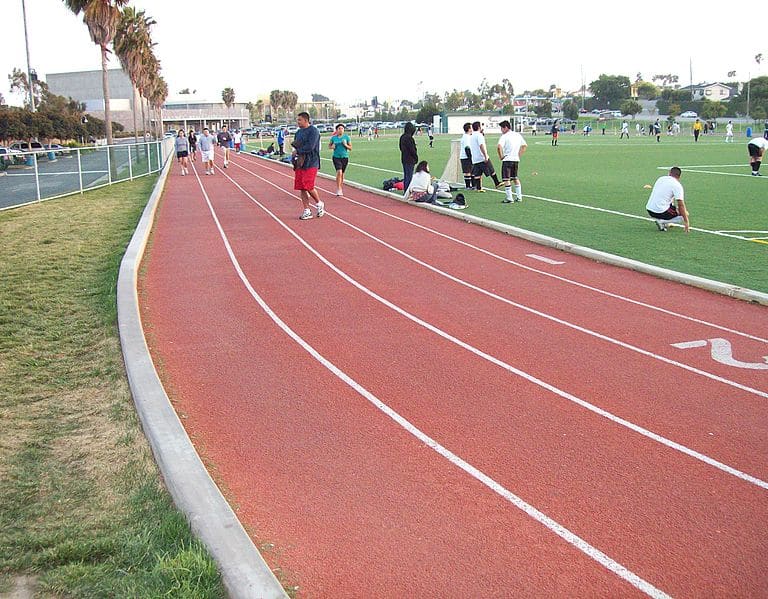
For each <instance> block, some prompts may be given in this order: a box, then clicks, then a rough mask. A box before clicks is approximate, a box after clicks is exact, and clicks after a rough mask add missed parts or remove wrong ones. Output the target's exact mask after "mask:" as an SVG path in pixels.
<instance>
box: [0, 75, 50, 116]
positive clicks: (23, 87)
mask: <svg viewBox="0 0 768 599" xmlns="http://www.w3.org/2000/svg"><path fill="white" fill-rule="evenodd" d="M8 82H9V84H10V85H9V86H8V87H9V88H10V90H11V91H12V92H19V93H21V94H22V95H23V96H24V105H25V106H27V107H29V108H31V106H30V105H29V80H28V79H27V74H26V73H25V72H24V71H22V70H21V69H17V68H14V69H13V71H12V72H11V74H10V75H8ZM32 90H33V91H32V93H33V95H34V97H35V105H37V104H40V99H41V98H42V95H43V92H45V91H48V85H46V83H45V82H43V81H40V80H38V79H37V78H36V77H34V76H33V77H32Z"/></svg>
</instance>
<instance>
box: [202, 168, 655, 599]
mask: <svg viewBox="0 0 768 599" xmlns="http://www.w3.org/2000/svg"><path fill="white" fill-rule="evenodd" d="M192 167H193V170H194V173H195V177H196V178H197V181H198V184H199V185H200V189H201V190H202V192H203V195H204V196H205V201H206V203H207V204H208V209H209V210H210V212H211V215H212V216H213V219H214V222H215V223H216V227H217V229H218V230H219V235H220V236H221V238H222V240H223V242H224V246H225V248H226V250H227V254H229V259H230V261H231V262H232V264H233V266H234V268H235V271H236V272H237V274H238V276H239V277H240V280H241V281H242V283H243V285H244V286H245V288H246V289H247V290H248V292H249V293H250V294H251V297H253V299H254V300H256V302H257V303H258V304H259V306H260V307H261V309H262V310H264V312H265V313H266V314H267V315H268V316H269V317H270V318H271V319H272V321H273V322H274V323H275V324H276V325H277V326H278V327H279V328H280V329H281V330H282V331H283V332H284V333H285V334H286V335H288V336H289V337H290V338H291V339H293V340H294V341H295V342H296V343H297V344H298V345H299V346H300V347H301V348H302V349H304V351H306V352H307V353H308V354H309V355H311V356H312V357H313V358H314V359H315V360H317V361H318V362H319V363H320V364H321V365H322V366H324V367H325V368H326V369H328V370H329V371H330V372H331V373H333V374H334V375H335V376H336V377H338V378H339V379H340V380H341V381H343V382H344V383H346V384H347V385H348V386H349V387H350V388H352V389H353V390H354V391H355V392H357V393H358V394H359V395H361V396H362V397H363V398H365V399H366V400H368V401H369V402H370V403H371V404H373V405H374V406H375V407H376V408H378V409H379V410H380V411H381V412H383V413H384V414H385V415H386V416H388V417H389V418H390V419H392V420H393V421H394V422H396V423H397V424H398V425H400V426H401V427H402V428H403V429H404V430H406V431H407V432H408V433H410V434H411V435H412V436H414V437H415V438H416V439H418V440H419V441H421V442H422V443H424V444H425V445H426V446H427V447H429V448H430V449H432V450H434V451H435V452H436V453H437V454H439V455H440V456H442V457H443V458H445V459H447V460H448V461H449V462H450V463H452V464H453V465H455V466H457V467H458V468H460V469H461V470H463V471H464V472H466V473H467V474H469V475H470V476H472V477H473V478H474V479H475V480H477V481H479V482H481V483H482V484H483V485H485V486H486V487H488V488H489V489H491V490H492V491H493V492H495V493H496V494H498V495H500V496H501V497H503V498H504V499H506V500H507V501H509V502H510V503H512V504H513V505H514V506H515V507H517V508H518V509H520V510H522V511H523V512H524V513H526V514H527V515H528V516H530V517H531V518H533V519H534V520H536V521H537V522H539V523H540V524H542V525H544V526H545V527H546V528H547V529H549V530H550V531H552V532H553V533H555V534H556V535H557V536H559V537H560V538H562V539H563V540H565V541H566V542H568V543H569V544H571V545H572V546H574V547H576V548H577V549H578V550H579V551H581V552H582V553H584V554H586V555H587V556H589V557H590V558H592V559H593V560H594V561H596V562H597V563H598V564H600V565H601V566H603V567H604V568H606V569H608V570H609V571H611V572H613V573H614V574H616V575H617V576H619V577H620V578H622V579H623V580H625V581H626V582H628V583H629V584H631V585H632V586H633V587H635V588H636V589H638V590H640V591H641V592H643V593H645V594H646V595H648V596H650V597H659V598H661V597H668V595H667V594H666V593H665V592H664V591H662V590H660V589H657V588H656V587H654V586H653V585H652V584H651V583H649V582H647V581H646V580H644V579H642V578H640V577H639V576H638V575H637V574H635V573H634V572H632V571H630V570H629V569H628V568H626V567H625V566H623V565H622V564H620V563H619V562H617V561H615V560H614V559H612V558H611V557H609V556H608V555H606V554H605V553H603V552H602V551H600V550H599V549H597V548H596V547H593V546H592V545H590V544H589V543H588V542H587V541H585V540H584V539H582V538H581V537H579V536H578V535H576V534H575V533H573V532H571V531H570V530H568V529H567V528H566V527H564V526H563V525H562V524H560V523H558V522H557V521H555V520H553V519H552V518H550V517H549V516H547V515H546V514H545V513H543V512H541V511H539V510H538V509H536V508H535V507H534V506H532V505H531V504H529V503H527V502H526V501H524V500H523V499H522V498H520V497H518V496H517V495H515V494H514V493H512V492H511V491H509V490H508V489H507V488H506V487H504V486H503V485H501V484H500V483H498V482H496V481H495V480H494V479H492V478H491V477H490V476H488V475H487V474H485V473H483V472H482V471H481V470H479V469H477V468H475V467H474V466H472V465H471V464H470V463H469V462H466V461H465V460H463V459H462V458H460V457H459V456H458V455H456V454H455V453H453V452H452V451H450V450H449V449H447V448H446V447H444V446H443V445H441V444H440V443H438V442H437V441H435V440H434V439H433V438H431V437H430V436H428V435H427V434H426V433H424V432H423V431H422V430H421V429H419V428H418V427H416V426H415V425H414V424H412V423H411V422H410V421H409V420H407V419H406V418H404V417H403V416H402V415H400V414H399V413H398V412H396V411H395V410H393V409H392V408H391V407H389V406H388V405H387V404H385V403H384V402H383V401H381V400H380V399H379V398H378V397H376V396H375V395H374V394H373V393H371V392H370V391H368V390H367V389H366V388H365V387H363V386H362V385H360V384H359V383H358V382H357V381H355V380H354V379H353V378H352V377H350V376H349V375H348V374H346V373H345V372H344V371H343V370H341V369H340V368H338V367H337V366H336V365H335V364H333V363H332V362H331V361H330V360H328V359H327V358H325V357H324V356H323V355H322V354H320V353H319V352H318V351H317V350H316V349H315V348H314V347H312V346H311V345H310V344H309V343H308V342H307V341H305V340H304V339H303V338H302V337H301V336H300V335H299V334H298V333H296V332H295V331H294V330H293V329H292V328H291V327H289V326H288V324H286V323H285V322H284V321H283V320H282V319H281V318H280V317H279V316H278V315H277V313H276V312H275V311H274V310H273V309H272V308H271V307H270V306H269V304H267V303H266V301H264V299H263V298H262V297H261V296H260V295H259V293H258V292H257V291H256V290H255V289H254V288H253V286H252V285H251V283H250V281H249V279H248V277H247V276H246V275H245V273H244V272H243V269H242V267H241V266H240V262H239V261H238V260H237V257H236V256H235V253H234V250H233V249H232V246H231V244H230V243H229V238H228V237H227V235H226V233H225V232H224V229H223V227H222V225H221V222H220V221H219V219H218V216H217V215H216V211H215V209H214V208H213V205H212V204H211V200H210V198H209V197H208V194H207V193H206V191H205V188H204V187H203V183H202V181H201V180H200V176H199V175H198V173H197V169H195V165H194V164H193V165H192ZM222 174H224V176H225V177H226V178H227V179H229V180H230V181H231V182H232V183H233V184H234V185H235V186H236V187H237V188H238V189H240V190H241V191H242V192H243V193H244V194H245V195H246V196H247V197H248V198H250V199H251V201H253V202H254V203H256V204H257V205H258V206H259V207H260V208H261V209H262V210H264V211H265V212H266V213H267V214H268V215H269V216H270V217H272V219H273V220H275V222H277V223H278V224H279V225H280V226H281V227H283V228H284V229H285V230H286V231H287V232H288V233H290V234H291V235H292V236H293V237H295V238H296V240H297V241H299V243H301V244H302V245H304V246H305V247H306V248H307V249H308V250H310V251H311V252H312V253H314V254H315V255H316V256H317V257H318V258H320V260H321V261H323V262H325V263H326V264H327V265H328V266H329V267H331V268H332V269H334V270H335V267H333V266H332V265H331V264H330V262H327V261H326V260H325V258H323V257H322V256H321V255H320V254H318V253H317V252H316V251H315V250H314V249H313V248H312V247H311V246H310V245H309V244H308V243H307V242H306V241H305V240H304V239H303V238H301V237H300V236H299V235H298V234H296V233H295V232H294V231H293V230H292V229H291V228H290V227H288V226H287V225H286V224H285V223H283V221H281V220H280V219H279V218H278V217H277V216H276V215H275V214H273V213H272V212H271V211H270V210H269V209H268V208H267V207H266V206H264V205H263V204H261V203H260V202H258V200H256V199H255V198H254V197H253V196H251V195H250V194H249V193H248V192H247V191H245V190H244V189H243V188H242V187H240V185H239V184H238V183H237V182H236V181H234V179H232V178H231V177H230V176H229V175H227V174H226V173H222ZM276 187H277V186H276ZM278 189H281V188H279V187H278ZM286 193H288V195H291V196H292V197H296V196H295V195H294V194H292V193H290V192H286ZM338 272H339V274H341V271H338Z"/></svg>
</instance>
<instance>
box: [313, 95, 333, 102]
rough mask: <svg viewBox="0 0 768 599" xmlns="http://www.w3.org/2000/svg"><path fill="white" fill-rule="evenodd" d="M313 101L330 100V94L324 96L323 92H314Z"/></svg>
mask: <svg viewBox="0 0 768 599" xmlns="http://www.w3.org/2000/svg"><path fill="white" fill-rule="evenodd" d="M312 101H313V102H330V101H331V99H330V98H329V97H328V96H324V95H323V94H312Z"/></svg>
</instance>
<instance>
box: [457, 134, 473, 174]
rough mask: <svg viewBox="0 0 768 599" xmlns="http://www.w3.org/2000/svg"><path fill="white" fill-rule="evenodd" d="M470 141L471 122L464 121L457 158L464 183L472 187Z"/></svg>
mask: <svg viewBox="0 0 768 599" xmlns="http://www.w3.org/2000/svg"><path fill="white" fill-rule="evenodd" d="M471 141H472V123H464V134H463V135H462V136H461V142H460V143H459V158H460V159H461V172H462V173H464V185H465V186H466V188H467V189H472V151H471V150H470V149H469V144H470V142H471Z"/></svg>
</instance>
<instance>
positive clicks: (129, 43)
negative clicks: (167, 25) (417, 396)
mask: <svg viewBox="0 0 768 599" xmlns="http://www.w3.org/2000/svg"><path fill="white" fill-rule="evenodd" d="M154 24H155V21H154V20H153V19H151V18H150V17H146V16H145V13H144V11H143V10H140V11H136V10H135V9H134V8H132V7H130V6H127V7H126V8H125V9H124V10H123V12H122V14H121V15H120V22H119V23H118V26H117V31H116V32H115V41H114V48H115V54H117V57H118V58H119V59H120V64H121V65H122V66H123V70H124V71H125V72H126V73H127V74H128V77H129V78H130V79H131V83H132V84H133V98H134V101H133V103H132V106H133V131H134V136H135V138H136V140H137V141H138V134H139V133H138V128H137V127H136V97H137V96H138V97H139V101H140V102H141V113H142V119H141V125H142V128H144V101H143V99H142V98H141V96H140V94H139V80H140V79H141V75H142V71H143V70H145V69H146V68H147V57H148V56H149V55H150V54H152V46H153V44H152V40H151V36H150V27H151V26H152V25H154Z"/></svg>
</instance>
